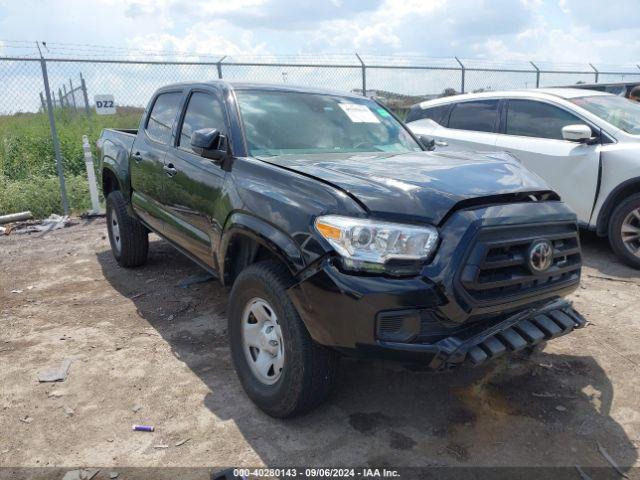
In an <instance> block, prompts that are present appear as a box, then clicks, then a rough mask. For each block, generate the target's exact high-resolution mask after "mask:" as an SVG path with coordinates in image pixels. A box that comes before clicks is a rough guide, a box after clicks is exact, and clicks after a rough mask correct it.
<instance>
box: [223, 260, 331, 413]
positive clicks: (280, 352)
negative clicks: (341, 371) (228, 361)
mask: <svg viewBox="0 0 640 480" xmlns="http://www.w3.org/2000/svg"><path fill="white" fill-rule="evenodd" d="M290 285H291V277H290V275H289V272H288V271H287V269H286V268H285V267H284V266H282V265H280V264H279V263H277V262H275V261H265V262H259V263H256V264H253V265H250V266H249V267H247V268H246V269H245V270H243V271H242V272H241V273H240V275H239V276H238V278H237V280H236V281H235V283H234V285H233V289H232V290H231V296H230V300H229V337H230V343H231V355H232V358H233V363H234V366H235V369H236V372H237V373H238V377H239V378H240V382H241V383H242V386H243V388H244V390H245V391H246V393H247V395H248V396H249V398H251V400H252V401H253V402H254V403H255V404H256V405H257V406H258V407H260V408H261V409H262V410H264V411H265V412H266V413H268V414H269V415H271V416H273V417H277V418H286V417H292V416H295V415H299V414H302V413H305V412H307V411H309V410H311V409H313V408H315V407H316V406H318V405H319V404H320V403H322V402H323V401H324V400H325V399H326V398H327V396H328V395H329V393H330V391H331V388H332V386H333V384H334V380H335V376H336V369H337V363H338V355H337V354H336V353H335V352H333V351H331V350H328V349H326V348H324V347H322V346H320V345H318V344H317V343H315V342H314V341H313V340H312V339H311V337H310V335H309V332H307V329H306V327H305V326H304V323H303V322H302V320H301V319H300V316H299V315H298V312H297V311H296V309H295V307H294V305H293V303H292V302H291V300H290V299H289V296H288V294H287V291H286V289H287V288H288V287H289V286H290Z"/></svg>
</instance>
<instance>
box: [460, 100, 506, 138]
mask: <svg viewBox="0 0 640 480" xmlns="http://www.w3.org/2000/svg"><path fill="white" fill-rule="evenodd" d="M497 117H498V100H472V101H468V102H460V103H456V104H454V105H453V110H451V115H450V117H449V124H448V127H449V128H455V129H457V130H471V131H474V132H494V131H495V126H496V119H497Z"/></svg>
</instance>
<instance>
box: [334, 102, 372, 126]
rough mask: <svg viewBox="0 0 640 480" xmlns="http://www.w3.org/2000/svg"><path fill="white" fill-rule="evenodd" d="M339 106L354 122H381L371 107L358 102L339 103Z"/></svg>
mask: <svg viewBox="0 0 640 480" xmlns="http://www.w3.org/2000/svg"><path fill="white" fill-rule="evenodd" d="M338 106H339V107H340V108H341V109H342V110H343V111H344V113H346V114H347V116H348V117H349V119H350V120H351V121H352V122H354V123H380V120H378V117H376V116H375V115H374V114H373V112H372V111H371V110H369V107H367V106H366V105H358V104H357V103H339V104H338Z"/></svg>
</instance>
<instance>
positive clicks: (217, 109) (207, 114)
mask: <svg viewBox="0 0 640 480" xmlns="http://www.w3.org/2000/svg"><path fill="white" fill-rule="evenodd" d="M202 128H215V129H217V130H218V131H219V132H221V133H225V121H224V113H223V110H222V104H221V103H220V102H219V101H218V100H217V99H216V98H215V97H214V96H213V95H211V94H209V93H204V92H194V93H193V94H192V95H191V98H190V99H189V104H188V105H187V111H186V112H185V114H184V120H183V121H182V129H181V130H180V137H179V141H178V148H180V149H181V150H186V151H188V152H192V151H193V150H192V148H191V135H192V134H193V132H195V131H196V130H200V129H202Z"/></svg>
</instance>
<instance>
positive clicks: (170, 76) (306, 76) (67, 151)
mask: <svg viewBox="0 0 640 480" xmlns="http://www.w3.org/2000/svg"><path fill="white" fill-rule="evenodd" d="M185 58H186V57H185ZM45 72H46V75H47V77H48V82H47V84H46V85H45ZM0 78H2V88H1V89H0V214H3V213H9V211H16V210H21V209H27V208H25V207H29V209H31V210H34V214H36V215H40V216H43V215H47V214H48V213H51V212H59V211H61V206H62V210H63V211H66V210H68V209H69V208H71V209H73V210H82V209H85V208H86V207H87V206H88V204H87V201H88V200H87V199H88V193H87V192H88V188H87V186H86V180H84V168H85V164H84V154H83V149H82V136H83V135H87V136H88V137H89V139H90V143H91V145H92V146H93V145H95V141H96V140H97V138H98V137H99V135H100V132H101V130H102V129H103V128H107V127H113V128H137V126H138V123H139V121H140V118H141V114H142V112H143V110H144V108H145V106H146V104H147V102H148V100H149V98H150V97H151V95H152V93H153V92H154V91H155V90H156V89H157V88H158V87H160V86H163V85H166V84H169V83H175V82H184V81H206V80H209V79H219V78H221V79H225V80H230V81H250V82H266V83H279V84H287V83H290V84H294V85H303V86H309V87H320V88H327V89H332V90H340V91H349V92H354V93H358V94H365V95H373V96H377V97H380V98H381V99H382V100H383V101H384V102H386V103H387V104H388V105H389V107H390V108H392V109H394V110H395V111H396V112H398V113H399V114H400V115H401V116H402V115H403V114H404V112H405V111H406V110H407V109H408V107H409V106H411V105H412V104H415V103H417V102H420V101H422V100H426V99H431V98H435V97H439V96H443V95H453V94H457V93H464V92H476V91H491V90H504V89H515V88H536V87H547V86H560V85H573V84H576V83H605V82H607V83H610V82H633V81H640V67H638V66H627V67H616V66H609V65H607V66H604V65H603V66H594V65H590V64H586V65H579V66H577V65H558V64H546V63H533V62H523V63H511V64H507V63H505V62H494V63H492V62H488V61H480V60H466V59H457V58H442V59H424V58H420V57H382V56H368V55H334V56H331V57H327V56H324V57H322V56H314V57H311V56H296V57H274V56H271V57H258V58H249V57H216V58H211V59H209V60H206V61H200V60H197V59H196V60H179V61H174V60H164V59H159V60H156V59H153V60H140V59H133V60H132V59H126V60H125V59H117V58H114V59H107V58H99V59H91V58H66V57H60V58H46V59H43V58H40V57H39V56H24V57H0ZM47 87H48V88H47ZM47 89H48V90H49V95H48V96H47ZM105 94H106V95H113V97H114V99H115V103H116V105H117V110H116V114H114V115H97V114H96V110H95V100H94V98H95V96H96V95H105ZM56 143H57V144H58V145H59V148H56ZM94 153H95V149H94ZM56 162H58V163H59V165H60V168H59V170H58V169H57V166H56ZM58 172H60V174H61V178H60V179H57V178H56V174H57V173H58ZM65 179H66V180H67V182H66V183H67V187H68V188H67V190H68V191H67V193H66V195H65V194H63V195H61V194H60V188H59V184H60V183H62V180H65ZM7 192H9V193H7ZM45 194H46V195H45ZM43 195H45V196H46V198H44V199H43V198H40V197H42V196H43ZM30 196H35V197H36V199H30ZM39 196H40V197H39ZM65 197H68V201H67V200H66V199H65ZM38 198H39V199H38ZM36 203H37V204H38V205H42V206H43V207H42V208H39V207H34V205H35V204H36Z"/></svg>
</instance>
